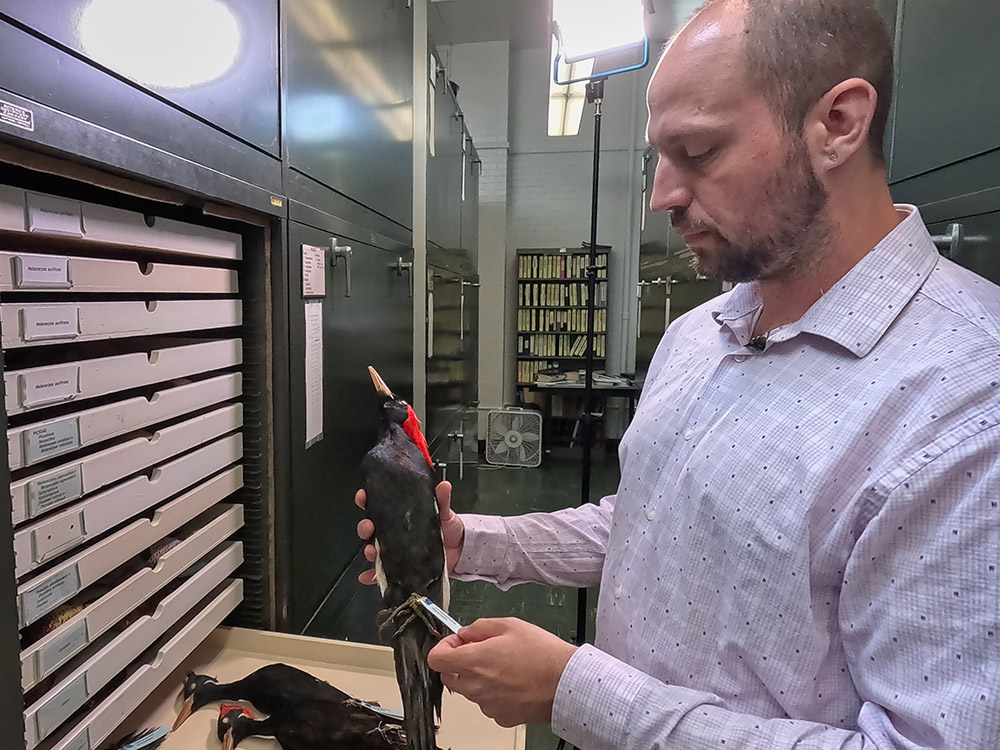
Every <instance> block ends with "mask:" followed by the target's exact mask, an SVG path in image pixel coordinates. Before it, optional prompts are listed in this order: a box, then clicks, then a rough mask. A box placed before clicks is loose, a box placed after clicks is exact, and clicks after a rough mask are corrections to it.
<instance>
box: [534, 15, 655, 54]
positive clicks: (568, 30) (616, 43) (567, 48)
mask: <svg viewBox="0 0 1000 750" xmlns="http://www.w3.org/2000/svg"><path fill="white" fill-rule="evenodd" d="M552 20H553V22H554V23H555V25H556V27H557V32H556V33H557V35H558V37H559V50H560V53H561V55H562V58H563V59H564V60H565V61H566V62H577V61H579V60H584V59H587V58H593V57H597V56H598V55H600V54H602V53H608V52H613V51H617V50H623V49H629V48H632V47H638V46H641V45H642V44H643V42H644V41H645V38H646V30H645V25H644V5H643V0H552Z"/></svg>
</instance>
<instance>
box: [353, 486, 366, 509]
mask: <svg viewBox="0 0 1000 750" xmlns="http://www.w3.org/2000/svg"><path fill="white" fill-rule="evenodd" d="M365 502H366V498H365V491H364V490H358V491H357V492H355V493H354V504H355V505H357V506H358V507H359V508H361V510H364V509H365Z"/></svg>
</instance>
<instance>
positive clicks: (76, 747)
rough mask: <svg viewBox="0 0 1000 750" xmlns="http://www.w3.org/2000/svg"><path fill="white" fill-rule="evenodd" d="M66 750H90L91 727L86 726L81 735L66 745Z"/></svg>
mask: <svg viewBox="0 0 1000 750" xmlns="http://www.w3.org/2000/svg"><path fill="white" fill-rule="evenodd" d="M65 750H90V727H84V728H83V732H82V733H81V734H80V736H79V737H74V738H73V740H72V741H71V742H70V743H69V744H68V745H66V748H65Z"/></svg>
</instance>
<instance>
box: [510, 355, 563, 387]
mask: <svg viewBox="0 0 1000 750" xmlns="http://www.w3.org/2000/svg"><path fill="white" fill-rule="evenodd" d="M558 367H559V363H558V362H538V361H535V360H531V361H530V362H523V361H522V362H518V363H517V382H518V384H519V385H529V384H530V383H534V382H535V379H536V378H537V377H538V374H539V373H540V372H542V371H543V370H551V369H553V368H558Z"/></svg>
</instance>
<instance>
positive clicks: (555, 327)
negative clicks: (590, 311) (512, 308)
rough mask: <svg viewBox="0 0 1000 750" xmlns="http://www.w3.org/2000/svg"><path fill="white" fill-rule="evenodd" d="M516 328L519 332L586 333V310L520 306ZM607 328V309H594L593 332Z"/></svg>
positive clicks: (604, 330)
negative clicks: (539, 308)
mask: <svg viewBox="0 0 1000 750" xmlns="http://www.w3.org/2000/svg"><path fill="white" fill-rule="evenodd" d="M517 330H518V331H520V332H521V333H536V332H542V333H586V332H587V311H586V310H585V309H583V310H581V309H577V310H535V309H532V308H521V309H520V310H518V311H517ZM607 330H608V311H607V309H606V308H605V309H600V310H594V333H604V332H606V331H607Z"/></svg>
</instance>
